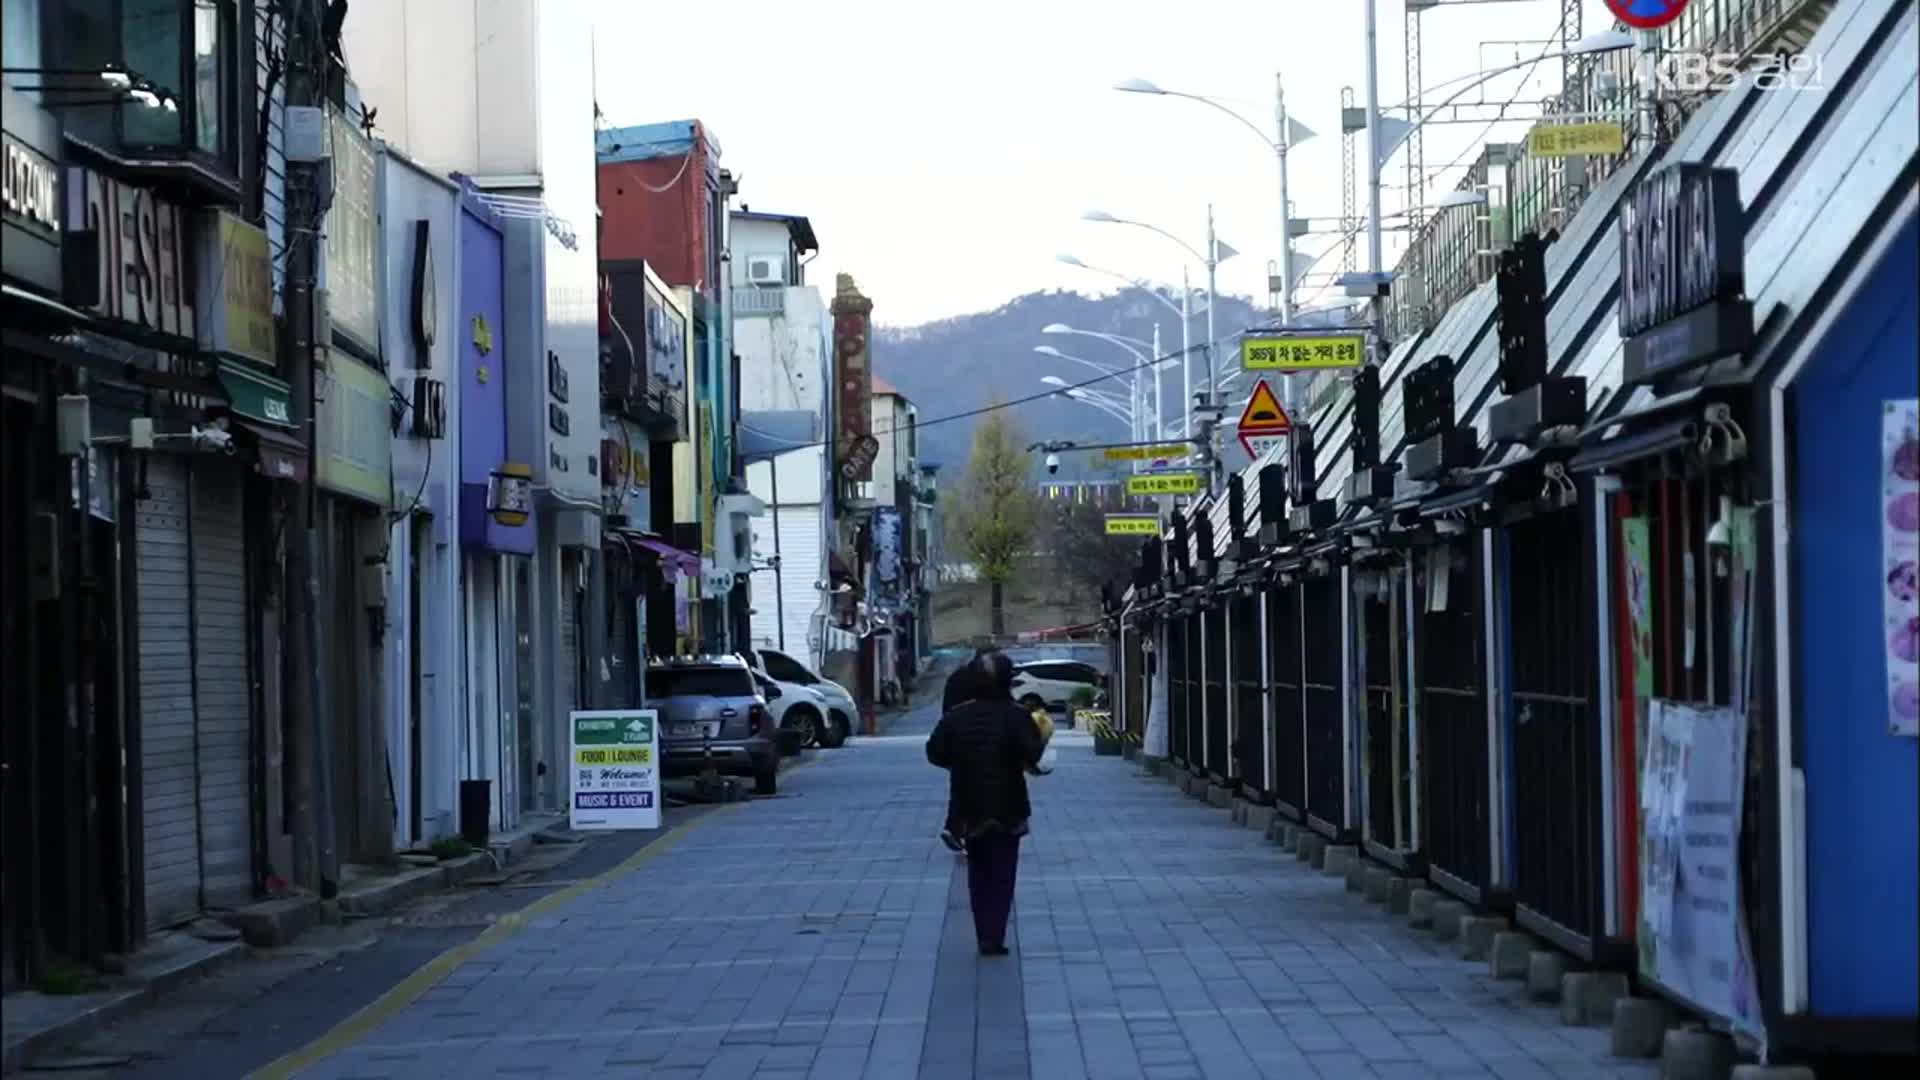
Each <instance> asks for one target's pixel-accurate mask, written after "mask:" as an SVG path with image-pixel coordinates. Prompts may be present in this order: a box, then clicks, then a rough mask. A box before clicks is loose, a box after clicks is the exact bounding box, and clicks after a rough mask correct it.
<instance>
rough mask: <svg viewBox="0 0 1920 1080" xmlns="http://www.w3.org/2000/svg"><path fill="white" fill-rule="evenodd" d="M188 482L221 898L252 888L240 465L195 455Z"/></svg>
mask: <svg viewBox="0 0 1920 1080" xmlns="http://www.w3.org/2000/svg"><path fill="white" fill-rule="evenodd" d="M192 489H193V495H192V500H191V502H192V513H193V522H192V528H193V617H194V661H193V667H194V681H195V684H196V699H197V701H198V704H199V707H198V709H196V710H195V711H196V713H197V715H198V724H197V730H196V734H197V737H198V740H199V761H200V785H199V787H200V859H201V864H202V868H203V875H204V884H203V887H204V889H205V892H206V900H205V903H206V904H207V905H208V906H212V907H222V906H227V905H232V904H237V903H242V902H244V901H246V900H247V899H249V898H250V897H251V896H252V895H253V835H252V829H251V823H252V820H253V817H252V813H251V809H252V805H253V801H252V799H251V797H250V793H251V791H252V776H253V773H252V766H251V762H252V755H251V749H252V734H253V720H252V715H253V709H252V693H251V688H250V686H249V682H248V677H247V670H248V665H247V562H246V534H245V530H244V522H245V517H244V512H243V506H244V499H243V495H242V491H243V485H242V477H241V473H240V470H239V468H238V466H234V465H228V464H225V463H221V464H216V465H209V464H204V463H201V464H196V465H195V466H194V469H193V475H192Z"/></svg>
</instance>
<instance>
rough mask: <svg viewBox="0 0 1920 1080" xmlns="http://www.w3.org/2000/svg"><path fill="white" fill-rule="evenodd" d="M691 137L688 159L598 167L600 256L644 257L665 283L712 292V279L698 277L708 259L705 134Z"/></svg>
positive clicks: (612, 164) (616, 257) (669, 159)
mask: <svg viewBox="0 0 1920 1080" xmlns="http://www.w3.org/2000/svg"><path fill="white" fill-rule="evenodd" d="M695 138H696V145H695V149H694V150H693V160H692V161H690V162H689V161H687V160H686V158H685V157H684V156H679V157H661V158H653V159H651V160H647V161H623V162H615V163H611V164H603V165H601V166H600V167H599V171H600V182H599V198H600V211H601V231H600V257H601V258H602V259H609V260H620V259H645V260H646V261H647V265H648V266H651V267H652V268H653V271H654V273H656V274H659V275H660V277H661V278H662V279H664V280H665V281H666V283H667V284H669V285H686V286H700V287H701V289H702V291H704V292H706V293H707V294H708V295H709V296H711V295H713V291H714V287H715V285H716V284H717V283H716V282H711V281H703V280H702V278H703V277H704V273H705V271H704V267H705V266H706V265H707V252H706V236H707V198H706V196H707V182H706V176H707V169H706V160H705V158H706V150H705V139H706V134H705V132H698V131H697V132H696V135H695ZM682 166H685V171H684V172H682ZM676 176H678V177H679V179H678V180H676V179H675V177H676ZM669 185H671V186H669ZM649 188H666V189H667V190H665V191H655V190H649Z"/></svg>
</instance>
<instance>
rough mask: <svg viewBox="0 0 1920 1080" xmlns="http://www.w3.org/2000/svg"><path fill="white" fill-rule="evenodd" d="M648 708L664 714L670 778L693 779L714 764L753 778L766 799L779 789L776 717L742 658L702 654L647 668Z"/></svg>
mask: <svg viewBox="0 0 1920 1080" xmlns="http://www.w3.org/2000/svg"><path fill="white" fill-rule="evenodd" d="M647 704H648V705H649V706H651V707H652V708H655V709H658V710H659V711H660V756H661V758H662V762H661V765H662V769H663V772H664V775H667V776H690V775H694V774H696V773H700V772H703V771H705V770H706V768H707V767H708V766H709V765H711V766H712V767H713V769H714V770H716V771H717V772H719V773H721V774H723V775H726V776H751V777H753V789H754V791H755V793H757V794H760V795H772V794H774V793H775V792H776V791H778V790H779V784H780V748H779V747H778V746H777V745H776V744H775V742H774V725H773V714H772V713H771V712H770V711H769V710H768V708H767V702H766V699H765V698H763V697H762V696H761V694H760V690H759V687H758V686H756V685H755V683H754V677H753V672H752V670H750V669H749V668H748V667H747V664H746V661H744V660H741V659H740V658H739V657H737V656H696V657H682V658H676V659H673V660H668V661H666V662H665V663H660V664H654V665H652V666H650V667H648V668H647Z"/></svg>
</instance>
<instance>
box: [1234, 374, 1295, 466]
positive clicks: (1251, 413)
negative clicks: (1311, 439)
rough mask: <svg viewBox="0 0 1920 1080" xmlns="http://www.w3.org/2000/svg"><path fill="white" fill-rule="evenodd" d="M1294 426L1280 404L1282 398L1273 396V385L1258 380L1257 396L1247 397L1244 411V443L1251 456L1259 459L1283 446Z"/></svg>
mask: <svg viewBox="0 0 1920 1080" xmlns="http://www.w3.org/2000/svg"><path fill="white" fill-rule="evenodd" d="M1292 428H1293V421H1292V420H1289V419H1288V418H1287V410H1285V409H1283V408H1281V407H1280V399H1279V398H1277V397H1275V396H1273V387H1271V386H1268V385H1267V380H1265V379H1261V380H1260V381H1259V382H1257V383H1255V384H1254V385H1253V396H1251V397H1249V398H1247V407H1246V408H1245V409H1243V410H1241V412H1240V424H1239V434H1240V445H1241V446H1244V447H1246V448H1247V456H1248V457H1252V458H1256V459H1257V458H1259V456H1260V455H1261V454H1264V453H1266V452H1267V451H1268V450H1271V449H1272V448H1274V447H1276V446H1278V445H1280V444H1281V443H1282V442H1284V441H1286V438H1287V432H1288V431H1290V430H1292Z"/></svg>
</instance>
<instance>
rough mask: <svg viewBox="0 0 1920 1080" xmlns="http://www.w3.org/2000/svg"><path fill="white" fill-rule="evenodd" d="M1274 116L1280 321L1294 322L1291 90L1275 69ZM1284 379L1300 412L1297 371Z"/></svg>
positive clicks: (1289, 399)
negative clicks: (1290, 217) (1289, 187)
mask: <svg viewBox="0 0 1920 1080" xmlns="http://www.w3.org/2000/svg"><path fill="white" fill-rule="evenodd" d="M1273 118H1274V126H1275V132H1274V134H1275V136H1276V138H1275V139H1274V143H1273V148H1274V153H1275V154H1276V155H1277V156H1278V157H1279V159H1280V325H1281V326H1291V325H1292V324H1293V226H1292V223H1291V222H1290V221H1288V219H1287V215H1288V213H1289V205H1290V203H1289V200H1288V199H1287V135H1288V132H1287V91H1286V87H1285V86H1284V85H1282V82H1281V78H1280V73H1279V72H1277V71H1276V72H1274V73H1273ZM1280 382H1281V393H1282V394H1283V395H1285V397H1286V399H1287V408H1288V410H1289V411H1295V412H1297V411H1298V410H1299V407H1300V403H1299V401H1298V399H1297V398H1296V397H1295V389H1296V384H1295V381H1294V377H1293V372H1291V371H1289V372H1287V373H1286V375H1285V376H1284V377H1282V379H1281V380H1280Z"/></svg>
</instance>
